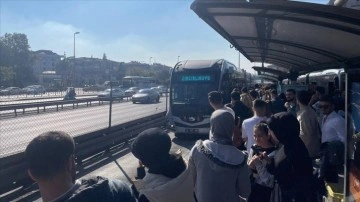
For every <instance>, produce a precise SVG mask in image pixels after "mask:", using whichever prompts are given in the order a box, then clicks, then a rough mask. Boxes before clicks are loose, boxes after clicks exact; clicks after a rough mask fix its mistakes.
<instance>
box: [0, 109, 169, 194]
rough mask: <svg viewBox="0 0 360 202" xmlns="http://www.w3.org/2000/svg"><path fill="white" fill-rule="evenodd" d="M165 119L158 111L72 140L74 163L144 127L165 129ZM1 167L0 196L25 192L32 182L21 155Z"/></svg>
mask: <svg viewBox="0 0 360 202" xmlns="http://www.w3.org/2000/svg"><path fill="white" fill-rule="evenodd" d="M164 116H165V113H164V112H160V113H157V114H154V115H151V116H147V117H143V118H141V119H138V120H133V121H129V122H127V123H123V124H119V125H116V126H113V127H111V128H106V129H101V130H97V131H94V132H91V133H88V134H84V135H81V136H76V137H74V140H75V144H76V151H75V155H76V162H77V163H78V164H81V163H82V162H83V160H84V159H86V158H88V157H91V156H93V155H95V154H98V153H101V152H106V151H108V150H109V149H110V148H112V147H115V146H116V145H119V144H122V143H124V142H127V141H128V140H130V139H132V138H134V137H135V136H137V135H138V134H139V133H140V132H141V131H143V130H145V129H147V128H151V127H161V126H164V125H165V118H164ZM0 165H1V167H0V179H1V183H0V196H1V195H3V194H4V193H6V192H9V191H11V190H14V189H18V188H22V189H24V188H25V187H26V186H28V185H30V184H32V183H33V182H32V180H31V179H30V178H29V176H28V174H27V164H26V161H25V154H24V152H21V153H17V154H14V155H11V156H6V157H3V158H0ZM0 200H1V198H0Z"/></svg>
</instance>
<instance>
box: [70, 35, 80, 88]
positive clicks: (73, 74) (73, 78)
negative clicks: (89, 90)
mask: <svg viewBox="0 0 360 202" xmlns="http://www.w3.org/2000/svg"><path fill="white" fill-rule="evenodd" d="M77 34H80V32H75V33H74V64H73V73H72V80H73V83H72V85H74V83H75V35H77Z"/></svg>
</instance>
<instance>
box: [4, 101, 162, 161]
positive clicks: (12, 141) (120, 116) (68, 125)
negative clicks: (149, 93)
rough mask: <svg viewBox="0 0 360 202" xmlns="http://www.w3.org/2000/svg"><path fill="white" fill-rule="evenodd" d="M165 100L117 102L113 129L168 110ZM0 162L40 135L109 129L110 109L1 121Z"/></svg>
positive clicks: (91, 109)
mask: <svg viewBox="0 0 360 202" xmlns="http://www.w3.org/2000/svg"><path fill="white" fill-rule="evenodd" d="M165 103H166V100H165V97H162V98H161V100H160V102H159V103H152V104H133V103H132V102H120V103H119V102H114V104H113V107H112V109H113V110H112V125H117V124H121V123H125V122H128V121H131V120H136V119H139V118H141V117H145V116H149V115H152V114H155V113H158V112H164V111H165V110H166V106H165ZM0 121H1V123H0V158H1V157H3V156H7V155H10V154H14V153H18V152H21V151H23V150H24V149H25V147H26V145H27V143H28V142H29V141H30V140H31V139H32V138H33V137H35V136H37V135H38V134H40V133H43V132H46V131H49V130H62V131H65V132H67V133H69V134H71V135H72V136H77V135H82V134H85V133H88V132H92V131H95V130H99V129H104V128H107V127H108V121H109V105H108V104H104V105H100V106H99V105H93V106H91V107H79V108H78V109H69V110H61V111H58V112H56V111H48V112H46V113H40V114H31V115H24V116H19V117H16V118H15V117H14V118H5V119H1V120H0Z"/></svg>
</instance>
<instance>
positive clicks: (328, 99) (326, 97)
mask: <svg viewBox="0 0 360 202" xmlns="http://www.w3.org/2000/svg"><path fill="white" fill-rule="evenodd" d="M319 101H320V102H328V103H330V104H334V99H333V97H331V96H330V95H324V96H322V97H321V98H320V99H319Z"/></svg>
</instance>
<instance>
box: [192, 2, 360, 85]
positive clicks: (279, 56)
mask: <svg viewBox="0 0 360 202" xmlns="http://www.w3.org/2000/svg"><path fill="white" fill-rule="evenodd" d="M191 9H192V10H193V11H194V12H195V13H196V14H197V15H198V16H199V17H200V18H201V19H203V20H204V21H205V22H206V23H207V24H209V25H210V26H211V27H212V28H213V29H214V30H215V31H217V32H218V33H219V34H220V35H221V36H223V37H224V38H225V39H226V40H227V41H229V42H230V43H231V45H232V46H234V47H235V48H236V49H237V50H239V51H240V52H241V53H242V54H243V55H244V56H245V57H246V58H247V59H248V60H250V61H251V62H260V63H268V64H273V65H276V66H278V67H282V68H284V69H287V73H288V75H287V76H290V77H288V78H290V79H296V77H297V76H298V75H301V74H305V73H308V72H313V71H320V70H324V69H334V68H353V67H355V66H357V68H359V67H360V66H359V65H360V45H359V44H360V11H359V10H354V9H349V8H343V7H335V6H330V5H320V4H313V3H305V2H295V1H283V0H253V1H250V2H247V1H245V0H195V1H194V2H193V3H192V5H191ZM264 68H267V67H264Z"/></svg>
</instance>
